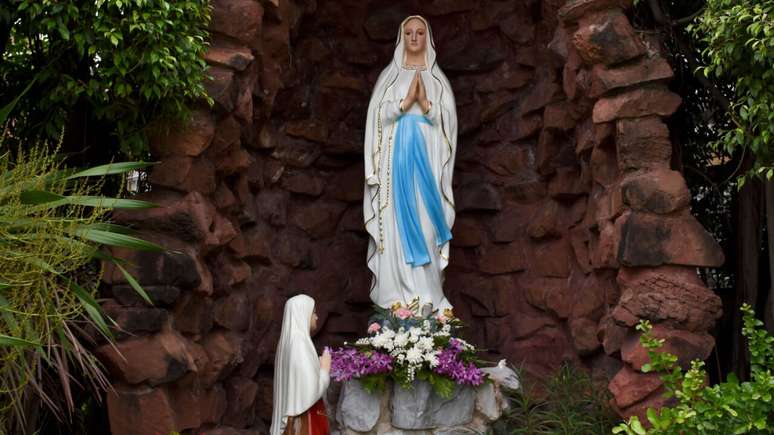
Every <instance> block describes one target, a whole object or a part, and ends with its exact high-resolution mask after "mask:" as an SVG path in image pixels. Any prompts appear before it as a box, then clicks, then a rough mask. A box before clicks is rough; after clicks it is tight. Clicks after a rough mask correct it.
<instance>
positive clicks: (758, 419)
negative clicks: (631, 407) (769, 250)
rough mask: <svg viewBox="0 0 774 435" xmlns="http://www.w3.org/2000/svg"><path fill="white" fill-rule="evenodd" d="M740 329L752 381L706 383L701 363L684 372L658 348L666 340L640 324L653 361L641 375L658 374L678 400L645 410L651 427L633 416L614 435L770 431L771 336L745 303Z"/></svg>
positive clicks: (773, 429) (773, 386)
mask: <svg viewBox="0 0 774 435" xmlns="http://www.w3.org/2000/svg"><path fill="white" fill-rule="evenodd" d="M741 310H742V312H743V319H744V327H743V328H742V334H743V335H744V336H745V337H747V340H748V346H749V350H750V361H751V367H750V371H751V380H750V381H748V382H739V380H738V379H737V378H736V376H735V375H734V374H731V375H729V376H728V378H727V379H726V381H725V382H722V383H719V384H717V385H712V386H708V385H706V379H707V373H706V372H705V370H704V363H703V362H702V361H692V362H691V368H690V369H689V370H688V371H687V372H685V373H683V372H682V371H681V370H680V368H679V366H678V365H677V357H675V356H674V355H670V354H668V353H666V352H660V351H659V350H658V349H659V348H660V347H661V346H662V345H663V343H664V341H663V340H660V339H655V338H653V337H652V335H651V333H650V331H651V325H650V323H648V322H647V321H642V322H640V324H639V325H638V326H637V328H638V329H639V330H640V331H642V335H641V336H640V343H642V346H643V347H645V348H646V349H647V350H648V356H649V357H650V359H651V363H650V364H647V365H645V366H643V368H642V370H643V371H645V372H650V371H653V372H658V373H661V374H662V376H661V378H662V380H663V381H664V386H665V387H666V390H667V392H666V393H665V394H667V395H669V396H673V397H675V398H676V400H677V405H675V406H674V407H667V408H662V409H660V410H658V411H657V410H654V409H648V411H647V418H648V421H649V422H650V424H651V425H652V427H651V428H649V429H646V428H645V427H644V426H643V424H642V422H640V421H639V419H638V418H637V417H636V416H635V417H632V418H631V419H629V421H628V422H626V423H622V424H620V425H619V426H617V427H616V428H615V429H614V430H613V433H625V434H627V435H632V434H637V435H644V434H665V435H666V434H766V433H774V402H772V396H773V395H774V376H772V370H774V337H772V336H771V335H769V334H768V332H767V331H766V330H765V329H764V328H763V322H761V321H760V320H758V319H756V318H755V313H754V311H753V310H752V308H751V307H750V306H749V305H747V304H744V305H742V307H741Z"/></svg>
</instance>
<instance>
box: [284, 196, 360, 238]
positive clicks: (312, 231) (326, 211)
mask: <svg viewBox="0 0 774 435" xmlns="http://www.w3.org/2000/svg"><path fill="white" fill-rule="evenodd" d="M346 208H347V206H346V204H344V203H341V202H338V201H327V200H320V201H315V202H313V203H311V204H306V205H302V206H299V207H298V208H296V209H295V210H293V211H291V213H290V216H291V217H290V219H291V221H292V222H293V223H294V224H295V225H296V226H298V228H301V229H302V230H304V231H305V232H306V233H307V234H309V235H310V236H311V237H312V238H314V239H319V238H325V237H329V236H332V235H333V233H334V232H335V231H336V227H337V226H338V224H339V220H340V219H341V215H343V214H344V210H346Z"/></svg>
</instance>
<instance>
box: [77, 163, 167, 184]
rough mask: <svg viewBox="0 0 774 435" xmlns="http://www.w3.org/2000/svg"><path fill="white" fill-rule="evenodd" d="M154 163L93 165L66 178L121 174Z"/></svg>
mask: <svg viewBox="0 0 774 435" xmlns="http://www.w3.org/2000/svg"><path fill="white" fill-rule="evenodd" d="M154 164H155V163H152V162H119V163H109V164H107V165H100V166H95V167H93V168H89V169H85V170H83V171H79V172H76V173H74V174H72V175H70V176H68V177H67V179H68V180H72V179H74V178H82V177H99V176H104V175H112V174H123V173H125V172H129V171H133V170H136V169H143V168H147V167H148V166H152V165H154Z"/></svg>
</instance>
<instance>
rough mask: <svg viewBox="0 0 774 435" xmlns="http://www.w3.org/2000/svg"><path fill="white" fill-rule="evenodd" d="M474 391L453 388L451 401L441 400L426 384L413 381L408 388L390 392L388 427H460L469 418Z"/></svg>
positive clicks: (472, 406)
mask: <svg viewBox="0 0 774 435" xmlns="http://www.w3.org/2000/svg"><path fill="white" fill-rule="evenodd" d="M475 401H476V392H475V390H474V389H473V388H472V387H469V386H460V385H457V386H455V388H454V393H453V394H452V396H451V398H449V399H443V398H441V397H440V396H438V395H437V394H435V392H434V391H433V387H432V386H431V385H430V384H429V383H427V382H418V381H415V382H414V386H413V388H411V389H405V388H402V387H400V386H398V385H396V386H395V387H393V389H392V425H393V426H394V427H396V428H399V429H433V428H437V427H442V426H443V427H451V426H458V425H464V424H467V423H469V422H470V421H471V420H472V419H473V409H474V407H475Z"/></svg>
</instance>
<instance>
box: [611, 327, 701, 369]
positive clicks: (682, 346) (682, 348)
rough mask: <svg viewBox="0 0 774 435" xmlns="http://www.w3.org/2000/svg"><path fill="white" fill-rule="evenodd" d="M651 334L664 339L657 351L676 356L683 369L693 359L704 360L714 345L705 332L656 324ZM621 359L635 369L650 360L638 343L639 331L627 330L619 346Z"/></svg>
mask: <svg viewBox="0 0 774 435" xmlns="http://www.w3.org/2000/svg"><path fill="white" fill-rule="evenodd" d="M651 335H652V336H653V337H654V338H658V339H663V340H664V345H663V346H662V347H661V348H660V349H659V351H660V352H668V353H671V354H672V355H675V356H677V363H678V364H680V366H681V367H682V368H683V370H688V369H689V368H690V367H691V361H693V360H699V361H704V360H706V359H707V358H708V357H709V355H710V352H712V348H714V347H715V339H714V338H713V337H712V336H711V335H710V334H707V333H706V332H698V333H693V332H690V331H683V330H680V329H674V328H671V327H668V326H664V325H661V324H656V325H653V330H652V331H651ZM621 359H623V360H624V361H625V362H626V363H628V364H629V365H631V366H632V367H633V368H635V369H637V370H639V369H641V368H642V365H643V364H646V363H649V362H650V358H649V357H648V351H647V350H646V349H645V348H644V347H642V345H641V344H640V333H639V332H636V331H630V332H629V334H628V335H627V337H626V339H625V340H624V342H623V345H622V347H621Z"/></svg>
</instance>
